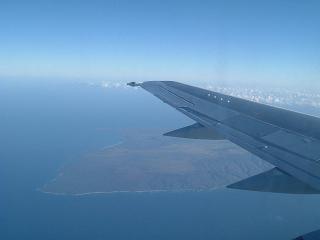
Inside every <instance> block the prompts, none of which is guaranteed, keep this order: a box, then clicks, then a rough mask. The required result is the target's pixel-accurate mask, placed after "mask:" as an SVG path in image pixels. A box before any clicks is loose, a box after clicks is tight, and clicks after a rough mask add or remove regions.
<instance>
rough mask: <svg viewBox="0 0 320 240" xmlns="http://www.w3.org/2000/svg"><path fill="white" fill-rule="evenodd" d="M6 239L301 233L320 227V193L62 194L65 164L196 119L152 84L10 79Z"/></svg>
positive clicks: (3, 141) (4, 147)
mask: <svg viewBox="0 0 320 240" xmlns="http://www.w3.org/2000/svg"><path fill="white" fill-rule="evenodd" d="M0 112H1V114H0V116H1V118H0V213H1V214H0V239H4V240H16V239H19V240H20V239H24V240H27V239H32V240H35V239H41V240H42V239H48V240H51V239H52V240H56V239H59V240H61V239H68V240H70V239H77V240H82V239H90V240H102V239H108V240H109V239H112V240H117V239H126V240H127V239H139V240H143V239H148V240H149V239H153V240H154V239H159V240H160V239H188V240H189V239H190V240H191V239H262V240H264V239H292V238H293V237H296V236H298V235H301V234H303V233H306V232H310V231H313V230H316V229H319V228H320V208H319V206H320V196H317V195H315V196H303V195H300V196H298V195H286V194H272V193H256V192H248V191H237V190H227V189H224V188H222V189H218V190H214V191H207V192H206V191H202V192H151V193H148V192H145V193H113V194H92V195H85V196H58V195H51V194H44V193H42V192H40V191H38V189H39V188H40V187H41V186H43V185H44V184H45V183H47V182H48V181H50V180H51V179H53V178H54V177H55V176H56V175H57V174H58V173H59V170H60V169H61V167H62V166H64V165H65V164H68V163H70V162H72V161H77V159H79V158H81V157H82V156H84V155H85V154H87V153H90V152H94V151H97V150H99V149H102V148H104V147H106V146H109V145H112V144H115V143H117V142H119V141H121V139H122V136H123V134H124V132H126V131H128V130H129V131H131V130H135V131H137V130H139V129H168V130H172V129H175V128H179V127H182V126H185V125H187V124H189V123H190V120H188V119H186V117H184V116H182V115H181V114H179V113H178V112H176V111H175V110H173V109H171V108H170V107H168V106H166V105H165V104H163V103H161V102H160V101H159V100H157V99H156V98H154V97H153V96H151V95H149V94H148V93H146V92H145V91H141V90H134V89H126V88H102V87H98V86H94V85H88V84H80V83H78V82H70V81H54V80H52V81H49V80H46V81H41V80H1V82H0Z"/></svg>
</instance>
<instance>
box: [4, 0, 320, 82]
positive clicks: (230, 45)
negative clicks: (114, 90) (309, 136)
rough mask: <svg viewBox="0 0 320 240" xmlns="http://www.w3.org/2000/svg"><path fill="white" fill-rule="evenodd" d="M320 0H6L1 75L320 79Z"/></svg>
mask: <svg viewBox="0 0 320 240" xmlns="http://www.w3.org/2000/svg"><path fill="white" fill-rule="evenodd" d="M319 12H320V2H319V1H312V0H310V1H301V0H299V1H296V0H290V1H289V0H282V1H279V0H268V1H258V0H255V1H247V0H243V1H240V0H224V1H214V0H211V1H203V0H197V1H190V0H175V1H173V0H171V1H169V0H161V1H160V0H134V1H133V0H117V1H115V0H105V1H100V0H90V1H88V0H64V1H61V0H51V1H49V0H28V1H26V0H20V1H16V0H1V1H0V77H1V78H10V77H11V78H17V77H18V78H25V79H30V78H57V79H58V78H62V79H92V80H95V79H96V80H108V81H131V80H132V81H146V80H174V81H180V82H197V81H208V82H210V81H211V82H224V83H241V82H246V83H252V84H262V83H272V84H298V85H301V86H305V85H310V86H313V85H315V84H319V82H320V31H319V26H320V14H319Z"/></svg>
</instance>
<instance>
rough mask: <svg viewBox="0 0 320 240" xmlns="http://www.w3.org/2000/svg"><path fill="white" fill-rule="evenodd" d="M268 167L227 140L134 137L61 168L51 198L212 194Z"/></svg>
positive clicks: (49, 190)
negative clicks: (98, 195)
mask: <svg viewBox="0 0 320 240" xmlns="http://www.w3.org/2000/svg"><path fill="white" fill-rule="evenodd" d="M270 168H272V166H271V165H269V164H268V163H266V162H265V161H263V160H261V159H259V158H257V157H255V156H254V155H252V154H250V153H248V152H246V151H245V150H243V149H241V148H239V147H237V146H236V145H234V144H232V143H230V142H228V141H225V140H223V141H210V140H192V139H181V138H170V137H164V136H161V135H158V134H154V135H152V134H151V135H139V134H138V135H135V136H134V137H129V138H127V139H125V140H124V141H123V142H122V143H120V144H116V145H113V146H110V147H106V148H104V149H102V150H99V151H97V152H94V153H91V154H88V155H87V156H85V157H83V158H82V159H80V160H78V161H74V162H72V163H70V164H68V165H67V166H65V167H63V168H62V170H61V172H60V173H59V174H58V176H57V177H56V178H55V179H54V180H52V181H50V182H49V183H47V184H46V185H45V186H43V187H42V188H41V191H42V192H45V193H53V194H71V195H82V194H90V193H114V192H141V191H143V192H149V191H188V190H192V191H193V190H194V191H198V190H212V189H216V188H220V187H223V186H227V185H229V184H232V183H234V182H237V181H239V180H242V179H244V178H247V177H249V176H253V175H256V174H259V173H261V172H263V171H265V170H268V169H270Z"/></svg>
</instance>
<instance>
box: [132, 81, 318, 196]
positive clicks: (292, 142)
mask: <svg viewBox="0 0 320 240" xmlns="http://www.w3.org/2000/svg"><path fill="white" fill-rule="evenodd" d="M129 85H130V86H140V87H142V88H143V89H145V90H147V91H148V92H150V93H152V94H153V95H155V96H156V97H158V98H159V99H161V100H162V101H163V102H165V103H167V104H169V105H170V106H172V107H174V108H175V109H177V110H178V111H180V112H182V113H183V114H185V115H186V116H188V117H189V118H191V119H193V120H194V121H196V124H194V125H192V126H188V127H185V128H182V129H178V130H175V131H172V132H169V133H167V134H165V135H167V136H174V137H185V138H195V139H212V140H219V139H227V140H230V141H231V142H233V143H235V144H237V145H239V146H240V147H242V148H244V149H246V150H247V151H249V152H251V153H253V154H255V155H257V156H259V157H260V158H262V159H264V160H266V161H268V162H269V163H271V164H273V165H274V166H276V169H273V170H271V171H270V172H266V173H263V174H260V175H257V176H254V177H252V178H249V179H246V180H243V181H240V182H239V183H236V184H233V185H231V186H229V187H230V188H238V189H246V190H254V191H268V192H285V193H311V194H314V193H320V119H319V118H316V117H313V116H309V115H305V114H301V113H296V112H293V111H289V110H285V109H280V108H276V107H272V106H268V105H264V104H259V103H255V102H251V101H247V100H244V99H240V98H236V97H232V96H228V95H224V94H221V93H217V92H212V91H208V90H204V89H201V88H197V87H192V86H189V85H185V84H181V83H177V82H166V81H150V82H143V83H139V84H136V83H130V84H129Z"/></svg>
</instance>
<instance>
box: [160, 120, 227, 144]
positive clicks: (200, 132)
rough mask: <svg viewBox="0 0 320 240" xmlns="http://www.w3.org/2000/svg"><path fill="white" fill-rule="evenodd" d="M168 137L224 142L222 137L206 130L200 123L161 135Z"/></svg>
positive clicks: (210, 130)
mask: <svg viewBox="0 0 320 240" xmlns="http://www.w3.org/2000/svg"><path fill="white" fill-rule="evenodd" d="M163 135H164V136H168V137H177V138H191V139H207V140H225V138H224V137H223V136H221V135H220V134H218V133H217V132H215V131H214V130H212V129H209V128H206V127H205V126H203V125H201V124H200V123H195V124H192V125H190V126H187V127H183V128H179V129H177V130H174V131H171V132H167V133H165V134H163Z"/></svg>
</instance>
